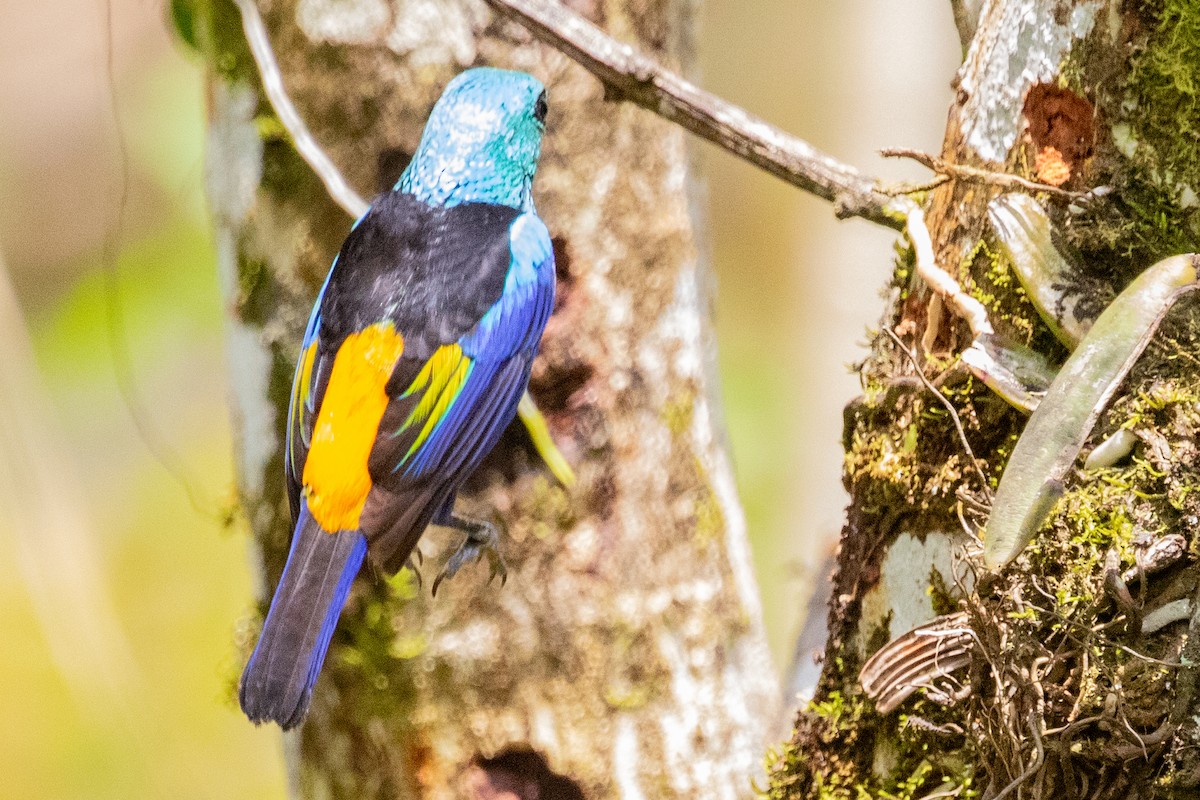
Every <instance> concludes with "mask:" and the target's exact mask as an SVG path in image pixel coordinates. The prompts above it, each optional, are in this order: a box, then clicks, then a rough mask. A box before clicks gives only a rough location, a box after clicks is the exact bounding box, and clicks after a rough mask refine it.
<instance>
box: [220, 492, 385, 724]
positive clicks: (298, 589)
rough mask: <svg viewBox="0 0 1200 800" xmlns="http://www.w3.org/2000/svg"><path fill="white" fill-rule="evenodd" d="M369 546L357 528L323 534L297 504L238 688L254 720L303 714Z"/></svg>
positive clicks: (283, 720)
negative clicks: (284, 552)
mask: <svg viewBox="0 0 1200 800" xmlns="http://www.w3.org/2000/svg"><path fill="white" fill-rule="evenodd" d="M366 552H367V540H366V538H365V537H364V536H363V535H362V534H361V533H359V532H358V531H341V532H339V533H327V532H326V531H324V530H322V529H321V526H320V525H318V524H317V522H316V520H314V519H313V518H312V515H310V514H309V513H308V508H307V507H304V506H302V510H301V512H300V520H299V521H298V522H297V523H296V532H295V533H294V534H293V535H292V548H291V552H289V553H288V560H287V564H286V565H285V566H284V568H283V577H281V578H280V579H279V587H278V588H277V589H276V590H275V597H274V598H273V599H272V600H271V610H270V611H269V612H268V613H267V621H266V623H265V624H264V625H263V632H262V636H261V637H260V638H259V640H258V646H257V647H255V648H254V653H253V654H252V655H251V656H250V661H249V663H247V664H246V670H245V672H243V673H242V681H241V685H240V687H239V689H238V699H239V700H240V702H241V704H242V711H244V712H246V716H247V717H249V718H250V721H251V722H254V723H255V724H258V723H261V722H267V721H271V722H275V723H278V724H279V726H280V727H281V728H283V729H284V730H287V729H289V728H293V727H295V726H296V725H299V724H300V723H301V722H302V721H303V720H304V715H305V714H307V713H308V704H309V701H310V700H311V699H312V690H313V684H315V683H316V682H317V675H318V674H319V673H320V672H321V664H322V663H323V662H324V661H325V651H326V650H327V649H328V648H329V639H330V637H331V636H333V629H334V628H335V627H336V626H337V621H338V616H339V615H340V614H341V613H342V606H344V605H345V603H346V595H347V593H348V592H349V591H350V584H351V583H353V582H354V576H355V575H357V574H358V571H359V569H360V568H361V567H362V563H363V556H365V555H366Z"/></svg>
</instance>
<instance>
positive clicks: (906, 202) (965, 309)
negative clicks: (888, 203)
mask: <svg viewBox="0 0 1200 800" xmlns="http://www.w3.org/2000/svg"><path fill="white" fill-rule="evenodd" d="M892 203H893V207H894V208H896V209H897V210H898V211H900V212H902V213H903V214H904V217H905V230H906V231H908V238H909V239H910V240H911V241H912V245H913V249H914V250H915V251H916V254H917V265H916V267H917V274H918V275H920V276H921V279H922V280H923V281H925V282H926V283H927V284H929V286H930V288H932V289H933V290H934V291H935V292H937V293H938V294H940V295H941V296H942V299H943V300H945V301H946V303H947V304H948V305H949V306H950V307H951V308H952V309H953V310H954V313H956V314H958V316H960V317H962V318H963V319H964V320H966V321H967V324H968V325H969V326H970V327H971V335H972V336H973V337H979V336H981V335H983V334H992V333H995V329H993V328H992V322H991V320H990V319H988V314H987V309H986V308H984V307H983V303H980V302H979V301H978V300H976V299H975V298H974V297H971V295H969V294H967V293H966V292H964V291H963V289H962V287H961V286H959V285H958V281H956V280H954V278H953V277H951V276H950V274H949V273H948V272H946V271H945V270H943V269H942V268H941V267H939V266H938V264H937V259H936V258H935V257H934V254H933V240H932V239H930V238H929V228H928V227H927V226H926V225H925V212H924V211H922V210H921V207H920V206H919V205H917V204H916V203H915V202H913V201H912V200H911V199H909V198H907V197H898V198H896V199H895V200H893V201H892Z"/></svg>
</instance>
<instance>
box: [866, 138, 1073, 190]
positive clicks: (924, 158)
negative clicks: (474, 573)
mask: <svg viewBox="0 0 1200 800" xmlns="http://www.w3.org/2000/svg"><path fill="white" fill-rule="evenodd" d="M879 154H880V155H881V156H883V157H884V158H911V159H912V160H913V161H916V162H917V163H918V164H922V165H924V166H926V167H928V168H929V169H931V170H933V171H934V172H936V173H938V174H939V175H949V176H951V177H954V178H958V179H959V180H964V181H971V182H974V183H987V184H991V185H992V186H1001V187H1003V188H1006V189H1026V190H1028V191H1031V192H1045V193H1046V194H1048V195H1050V196H1051V197H1055V198H1058V199H1059V200H1066V201H1071V200H1078V199H1079V198H1080V197H1081V196H1082V195H1081V194H1080V193H1078V192H1068V191H1067V190H1066V189H1060V188H1058V187H1057V186H1051V185H1050V184H1048V183H1038V182H1037V181H1031V180H1028V179H1026V178H1022V177H1021V176H1020V175H1013V174H1011V173H1008V172H993V171H992V170H987V169H979V168H978V167H968V166H966V165H965V164H951V163H949V162H947V161H945V160H943V159H941V158H938V157H937V156H932V155H930V154H929V153H922V152H921V151H920V150H910V149H908V148H907V147H889V148H887V149H886V150H880V151H879Z"/></svg>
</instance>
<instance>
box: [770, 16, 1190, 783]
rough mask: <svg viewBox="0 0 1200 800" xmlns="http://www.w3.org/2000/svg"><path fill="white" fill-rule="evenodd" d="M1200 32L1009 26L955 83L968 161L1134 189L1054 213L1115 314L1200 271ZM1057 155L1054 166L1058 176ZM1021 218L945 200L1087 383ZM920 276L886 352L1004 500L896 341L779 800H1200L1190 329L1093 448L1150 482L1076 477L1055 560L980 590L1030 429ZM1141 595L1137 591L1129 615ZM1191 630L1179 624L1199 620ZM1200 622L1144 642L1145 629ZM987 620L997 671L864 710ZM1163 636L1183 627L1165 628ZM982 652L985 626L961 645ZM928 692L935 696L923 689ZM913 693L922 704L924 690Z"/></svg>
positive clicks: (878, 374)
mask: <svg viewBox="0 0 1200 800" xmlns="http://www.w3.org/2000/svg"><path fill="white" fill-rule="evenodd" d="M1198 37H1200V6H1197V4H1196V3H1195V2H1192V1H1191V0H1147V1H1146V2H1122V1H1120V0H989V2H986V3H985V4H984V6H983V9H982V12H981V16H980V19H979V25H978V29H977V32H976V34H975V37H974V39H973V41H972V43H971V46H970V48H969V50H968V52H967V53H966V56H965V60H964V63H963V65H962V67H961V69H960V71H959V73H958V75H957V76H956V77H955V85H956V87H957V89H958V92H957V98H956V102H955V103H954V105H953V107H952V108H951V109H950V113H949V119H948V124H947V129H946V137H945V142H944V149H943V153H942V156H943V158H944V159H945V160H946V161H947V162H949V163H952V164H963V165H968V166H973V167H980V168H985V169H989V170H1003V171H1007V172H1013V173H1017V174H1020V175H1023V176H1025V177H1028V178H1036V179H1037V180H1042V181H1045V180H1050V179H1053V180H1055V181H1057V180H1059V179H1063V178H1065V180H1066V182H1065V184H1064V185H1063V188H1065V189H1068V190H1074V191H1080V192H1083V191H1087V190H1090V189H1092V188H1094V187H1098V186H1107V187H1110V188H1111V191H1109V192H1108V193H1107V194H1103V196H1102V197H1100V198H1098V199H1097V198H1094V197H1092V198H1086V199H1084V200H1081V201H1079V202H1077V203H1076V204H1075V205H1074V206H1072V207H1068V205H1067V204H1066V203H1063V202H1061V201H1058V202H1056V201H1055V200H1054V199H1053V198H1049V197H1041V198H1040V199H1041V201H1042V203H1043V205H1044V206H1045V207H1046V208H1047V210H1048V211H1049V213H1050V216H1051V218H1052V219H1053V221H1054V223H1055V227H1056V230H1057V232H1058V235H1059V236H1058V238H1057V239H1056V242H1055V243H1056V245H1057V246H1058V247H1060V248H1061V249H1062V250H1064V251H1067V252H1073V253H1074V254H1075V256H1077V257H1078V264H1079V274H1078V276H1077V284H1076V285H1075V286H1074V287H1073V288H1074V289H1075V290H1076V291H1077V292H1078V293H1079V294H1081V295H1082V296H1083V298H1084V301H1085V305H1086V304H1090V305H1091V306H1092V307H1093V308H1101V307H1103V305H1104V304H1105V303H1107V301H1108V299H1109V298H1111V297H1112V296H1113V294H1114V293H1115V292H1117V291H1119V290H1121V289H1122V288H1124V287H1125V286H1126V285H1127V284H1128V283H1129V282H1130V280H1131V279H1132V278H1133V277H1134V276H1136V275H1137V274H1139V273H1140V272H1141V271H1142V270H1143V269H1145V268H1146V267H1148V266H1150V265H1151V264H1153V263H1155V262H1156V261H1158V260H1160V259H1161V258H1164V257H1166V256H1169V255H1173V254H1177V253H1183V252H1189V251H1193V252H1194V251H1196V250H1197V249H1198V248H1200V214H1198V213H1197V205H1198V204H1197V200H1196V191H1197V187H1200V148H1198V147H1197V142H1198V141H1200V139H1198V135H1200V134H1198V131H1200V38H1198ZM1051 148H1052V149H1053V152H1051ZM1001 191H1003V190H1001V189H1000V188H998V187H996V186H989V185H987V184H986V183H979V182H966V181H961V180H952V181H950V182H949V183H946V184H944V185H942V186H941V187H939V188H938V189H936V190H935V191H934V192H932V194H931V195H930V196H929V197H928V198H927V200H926V208H927V215H928V220H929V226H930V232H931V234H932V238H933V241H934V246H935V249H936V251H937V257H938V262H939V264H940V265H941V266H942V267H943V268H944V269H946V270H947V271H948V272H949V273H950V274H951V275H954V276H955V277H956V278H957V279H958V280H959V281H960V282H961V283H962V285H963V286H964V288H965V289H967V291H968V292H969V293H971V294H972V295H973V296H975V297H976V298H977V299H978V300H980V301H981V302H982V303H983V304H984V305H985V306H986V307H987V309H988V312H989V315H990V317H991V320H992V323H993V324H994V325H995V327H996V329H997V331H998V332H999V333H1000V334H1002V335H1003V336H1004V337H1006V338H1007V339H1008V340H1010V341H1013V342H1017V343H1021V344H1026V345H1028V346H1030V347H1031V348H1033V349H1034V350H1037V351H1040V352H1042V353H1044V354H1046V355H1047V356H1048V357H1049V358H1050V359H1051V360H1052V361H1057V362H1059V363H1061V361H1062V360H1063V358H1064V357H1065V355H1066V352H1065V350H1064V349H1063V347H1062V346H1061V345H1060V344H1058V342H1057V341H1056V340H1055V339H1054V338H1053V336H1052V335H1051V334H1050V333H1049V331H1048V329H1047V328H1046V326H1045V325H1044V324H1043V323H1042V322H1041V321H1040V319H1039V318H1038V315H1037V314H1036V312H1035V310H1034V308H1033V307H1032V306H1031V305H1030V303H1029V300H1028V299H1027V297H1026V295H1025V292H1024V291H1023V290H1022V289H1021V287H1020V285H1019V284H1018V283H1017V281H1016V279H1015V277H1014V275H1013V272H1012V270H1011V266H1010V264H1009V263H1008V262H1007V261H1006V257H1005V256H1004V254H1003V253H1002V252H1001V248H1000V247H998V246H997V242H996V238H995V236H996V235H995V233H994V232H993V231H991V229H990V228H989V226H988V223H987V204H988V202H989V201H990V200H991V199H992V198H994V197H995V196H997V195H998V194H999V193H1000V192H1001ZM911 259H912V256H911V253H909V252H901V254H900V256H899V258H898V259H897V264H896V270H895V275H894V280H893V283H892V286H891V287H890V303H889V308H888V310H887V313H886V314H885V318H884V324H885V325H888V326H890V327H892V328H893V329H894V330H896V331H897V332H898V333H900V334H901V336H903V337H904V341H905V343H906V344H911V345H913V346H917V347H920V346H921V345H922V344H924V349H923V359H922V361H923V363H922V368H923V370H924V372H925V373H926V374H927V375H928V376H929V377H930V378H936V379H937V380H938V383H939V385H940V388H941V390H942V391H943V392H944V393H945V394H946V396H947V397H949V399H950V400H951V401H952V402H953V404H954V406H955V407H956V409H957V411H958V413H959V415H960V416H961V418H962V420H963V424H964V427H965V434H966V437H967V438H968V439H969V441H970V444H971V446H972V448H973V450H974V453H975V454H976V456H978V457H979V459H980V461H981V465H982V467H983V469H984V471H985V473H986V474H987V476H988V483H989V484H990V486H989V487H984V486H981V485H980V482H979V479H978V478H976V477H975V472H974V470H973V469H972V467H971V465H970V464H969V462H968V461H967V460H966V456H965V454H964V448H963V445H962V444H961V442H960V440H959V437H958V435H957V434H956V432H955V430H954V426H953V425H952V424H951V421H950V419H949V417H948V415H947V414H946V412H945V410H944V409H943V407H942V406H941V404H940V403H939V402H938V401H937V400H936V399H935V398H934V397H933V396H932V395H931V394H930V393H929V392H928V391H927V389H926V388H925V387H924V385H923V384H922V383H920V382H919V381H917V380H915V376H914V375H913V371H912V367H911V366H910V364H909V363H908V361H907V360H906V359H904V358H903V357H902V356H901V354H899V353H898V352H897V351H896V347H895V345H894V344H893V342H892V340H891V339H889V338H887V337H883V336H880V337H878V338H877V339H876V341H875V344H874V347H873V350H872V355H871V356H870V357H869V359H868V360H867V361H866V363H865V364H864V365H863V366H862V370H861V371H862V377H863V384H864V387H865V393H864V397H862V398H861V399H860V400H858V401H856V402H855V403H853V404H851V406H849V407H848V408H847V412H846V430H845V441H844V444H845V447H846V452H847V458H846V472H845V482H846V485H847V487H848V488H849V490H850V492H851V505H850V508H849V509H848V512H847V520H846V525H845V528H844V531H843V540H842V549H841V554H840V558H839V567H838V572H837V574H836V575H835V580H834V589H833V599H832V600H831V608H830V616H829V620H830V632H831V635H830V640H829V643H828V647H827V651H826V656H825V667H824V671H823V674H822V679H821V684H820V686H819V689H818V692H817V696H816V699H815V701H814V703H813V704H812V705H811V706H810V707H809V708H807V709H805V710H804V711H802V712H801V713H800V715H799V716H798V718H797V724H796V729H795V731H794V734H793V738H792V739H791V741H790V742H789V743H788V744H787V746H786V747H785V748H783V750H782V751H781V753H780V754H779V756H778V758H777V759H776V761H775V763H774V765H773V770H772V777H771V782H770V790H769V794H770V796H772V797H780V798H782V797H796V798H799V797H804V798H809V797H821V798H858V797H864V796H872V797H874V796H886V797H905V798H920V797H959V798H963V797H983V798H998V797H1001V796H1004V797H1015V796H1018V795H1019V796H1023V797H1079V798H1100V797H1156V796H1164V797H1166V796H1180V797H1183V796H1188V797H1190V796H1195V794H1194V793H1195V792H1196V791H1197V787H1198V786H1200V760H1198V759H1197V756H1196V752H1197V750H1196V744H1197V743H1198V742H1200V730H1198V728H1197V721H1196V720H1197V718H1196V712H1197V699H1196V698H1197V694H1196V680H1197V676H1196V669H1197V667H1196V665H1197V663H1198V662H1197V659H1196V654H1195V652H1194V651H1195V650H1196V649H1197V635H1198V634H1200V626H1198V623H1197V619H1198V618H1197V617H1196V616H1195V615H1194V614H1193V613H1191V610H1192V609H1194V608H1195V605H1194V604H1192V605H1189V604H1188V602H1187V601H1189V600H1190V599H1192V598H1194V597H1195V595H1196V592H1197V586H1198V584H1200V569H1198V568H1197V566H1196V563H1195V554H1196V547H1197V545H1196V543H1195V541H1193V537H1195V535H1196V533H1197V520H1198V519H1200V498H1198V497H1197V495H1196V489H1197V487H1198V486H1200V457H1198V455H1197V433H1198V432H1200V403H1198V400H1200V361H1198V360H1197V358H1196V355H1195V354H1196V352H1197V344H1198V342H1200V335H1198V333H1197V330H1198V328H1200V325H1198V324H1197V322H1196V320H1197V315H1196V307H1197V306H1196V305H1195V304H1194V303H1187V304H1184V306H1183V307H1181V308H1177V309H1176V312H1175V313H1174V314H1172V316H1171V317H1170V318H1169V319H1168V321H1167V323H1166V325H1165V326H1164V328H1163V329H1161V330H1160V331H1159V334H1158V336H1157V337H1156V340H1155V341H1154V343H1153V344H1152V345H1151V347H1150V348H1149V349H1148V350H1147V351H1146V353H1145V354H1144V355H1143V356H1142V358H1141V360H1140V361H1139V362H1138V364H1137V366H1136V367H1135V368H1134V370H1133V372H1132V374H1131V375H1130V376H1129V377H1128V378H1127V379H1126V381H1125V383H1124V385H1123V386H1122V388H1121V389H1120V390H1119V392H1118V395H1117V397H1116V398H1115V399H1114V400H1113V402H1112V403H1110V405H1109V406H1108V409H1107V411H1106V412H1105V413H1104V414H1103V415H1102V416H1101V418H1100V422H1099V424H1098V425H1097V427H1096V429H1095V431H1094V433H1093V435H1092V438H1091V440H1090V444H1089V447H1094V446H1095V445H1096V444H1098V443H1099V442H1100V441H1101V440H1103V439H1104V438H1105V437H1106V436H1108V435H1109V434H1111V433H1113V432H1114V431H1116V430H1117V429H1120V428H1122V427H1126V428H1130V429H1131V430H1132V431H1133V432H1134V433H1135V435H1136V437H1137V443H1136V445H1135V447H1134V450H1133V454H1132V457H1131V458H1128V459H1126V460H1125V461H1123V462H1119V463H1118V464H1117V465H1116V466H1114V467H1110V468H1106V469H1104V470H1101V471H1098V472H1089V473H1084V472H1083V471H1082V470H1076V471H1074V472H1073V473H1072V475H1070V476H1069V478H1068V481H1067V485H1066V493H1065V495H1064V497H1063V499H1062V500H1061V501H1060V502H1059V503H1058V505H1057V506H1056V507H1055V509H1054V511H1053V512H1052V514H1051V515H1050V517H1049V519H1048V521H1047V523H1046V525H1045V526H1044V527H1043V529H1042V531H1041V533H1040V535H1039V537H1038V538H1036V539H1035V540H1034V542H1033V543H1032V544H1031V545H1030V547H1029V548H1028V549H1027V550H1026V551H1025V553H1024V554H1023V555H1022V556H1021V557H1020V558H1018V559H1017V561H1016V562H1014V563H1013V564H1012V565H1010V566H1009V567H1008V568H1006V569H1005V570H1002V571H1000V572H999V573H998V574H990V573H987V572H985V571H983V570H982V568H981V567H979V566H977V564H978V561H977V560H976V558H977V557H974V558H972V557H967V556H964V555H963V553H964V552H965V551H970V550H977V549H978V548H977V547H974V546H972V544H971V542H970V539H969V537H968V536H967V535H966V534H965V533H963V526H962V525H961V524H960V520H959V513H958V509H959V507H960V504H961V507H962V509H963V513H964V515H965V517H966V521H967V522H968V523H969V524H970V526H971V527H973V528H976V529H977V528H979V527H980V526H981V525H982V524H983V523H984V522H985V521H986V517H987V504H988V501H989V497H990V489H994V487H995V484H996V481H997V479H998V477H999V475H1000V474H1001V472H1002V470H1003V468H1004V465H1005V461H1006V459H1007V458H1008V455H1009V453H1011V451H1012V447H1013V444H1014V442H1015V441H1016V438H1017V437H1018V436H1019V435H1020V433H1021V430H1022V428H1023V426H1024V423H1025V417H1023V416H1022V415H1021V414H1019V413H1018V412H1016V411H1015V410H1013V409H1012V408H1010V407H1008V406H1007V405H1006V404H1005V403H1004V402H1002V401H1001V400H1000V399H999V398H998V397H996V396H995V395H993V394H992V393H991V392H990V391H989V390H988V389H986V388H985V387H983V386H982V385H980V384H979V382H978V381H976V380H974V379H972V378H970V376H969V374H968V373H966V371H965V370H963V369H962V368H961V366H959V365H958V362H957V356H958V354H959V353H961V351H962V349H963V348H964V347H965V346H966V345H968V344H969V343H970V333H969V332H968V330H967V327H966V326H965V325H963V324H962V323H961V322H959V321H957V320H954V319H953V318H949V317H947V316H946V315H945V314H943V313H942V310H941V308H940V304H939V303H936V302H931V300H930V295H929V293H928V291H927V290H926V289H925V287H923V286H921V285H920V284H919V283H917V282H914V280H913V279H912V274H913V270H912V260H911ZM1172 537H1182V540H1183V541H1186V542H1188V543H1189V545H1190V551H1189V553H1190V555H1187V556H1184V557H1183V558H1182V559H1181V560H1178V561H1175V562H1172V563H1171V564H1170V566H1168V567H1167V568H1166V569H1164V570H1162V571H1159V572H1157V573H1156V574H1153V575H1151V576H1149V577H1136V576H1137V575H1138V570H1139V568H1138V566H1137V565H1138V564H1140V563H1144V562H1145V560H1146V559H1147V558H1149V557H1150V554H1151V552H1153V551H1154V549H1155V548H1156V547H1157V548H1160V549H1161V547H1162V545H1163V544H1164V543H1167V541H1168V539H1169V540H1170V542H1171V543H1178V542H1179V541H1180V540H1179V539H1177V538H1172ZM1114 573H1115V574H1118V575H1119V574H1124V576H1125V578H1126V579H1127V580H1128V581H1129V583H1128V587H1126V588H1129V587H1132V592H1131V595H1123V594H1122V584H1121V582H1120V581H1117V580H1114ZM1179 600H1182V601H1185V602H1183V603H1182V604H1181V605H1176V606H1168V604H1170V603H1172V602H1174V601H1179ZM1164 608H1166V609H1171V608H1173V609H1185V612H1184V613H1179V614H1175V615H1173V616H1172V615H1169V614H1168V615H1167V617H1169V618H1171V619H1172V620H1173V621H1172V622H1171V623H1169V624H1167V625H1165V626H1164V627H1161V628H1156V629H1155V630H1154V631H1153V632H1147V633H1145V634H1143V633H1141V618H1142V617H1143V615H1145V614H1149V613H1153V612H1155V611H1156V610H1158V609H1164ZM951 612H962V613H963V614H964V615H965V617H964V618H965V620H966V633H967V634H969V635H966V636H963V635H961V634H956V637H957V638H956V639H955V642H956V647H957V646H958V645H960V644H962V643H963V642H966V643H967V644H966V645H963V646H964V647H965V649H966V650H967V651H969V652H970V653H971V658H970V659H969V662H970V663H969V666H967V667H964V668H962V669H957V670H954V672H953V674H952V675H950V676H949V677H948V678H947V679H945V680H943V681H941V684H940V687H939V688H940V690H941V691H938V692H918V693H916V694H914V695H912V696H911V697H910V698H909V699H908V700H906V701H904V702H903V703H902V704H901V705H900V707H899V710H898V711H896V712H892V713H889V714H880V713H879V712H878V710H877V708H876V707H875V705H874V704H873V703H872V702H871V701H870V700H868V699H867V698H866V697H865V695H864V693H863V690H862V689H861V687H860V686H859V682H858V672H859V669H860V668H861V667H862V665H863V663H864V661H865V660H866V658H867V657H868V656H870V655H871V654H872V653H873V652H874V651H876V650H878V649H879V648H880V647H881V646H882V645H883V644H884V643H886V642H888V641H890V640H891V639H893V638H895V637H897V636H899V635H901V634H903V633H905V632H906V631H908V630H910V629H912V628H914V627H916V626H917V625H920V624H922V623H924V622H927V621H929V620H930V619H932V618H933V617H935V616H936V615H941V614H948V613H951ZM1159 616H1160V617H1162V616H1163V612H1159ZM948 620H949V621H950V622H951V623H956V624H957V626H958V628H960V629H961V628H962V627H963V625H962V622H961V621H960V618H957V617H951V618H948ZM911 677H912V676H909V677H908V679H911ZM903 680H905V678H903V677H900V678H897V681H899V682H902V681H903Z"/></svg>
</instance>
